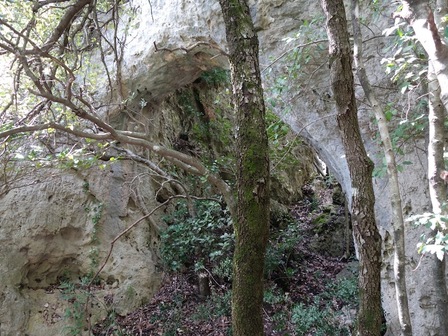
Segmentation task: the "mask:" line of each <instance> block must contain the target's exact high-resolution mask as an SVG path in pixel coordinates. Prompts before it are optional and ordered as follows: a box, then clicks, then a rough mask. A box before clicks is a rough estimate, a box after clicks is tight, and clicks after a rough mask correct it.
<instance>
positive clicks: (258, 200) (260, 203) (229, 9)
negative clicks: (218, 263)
mask: <svg viewBox="0 0 448 336" xmlns="http://www.w3.org/2000/svg"><path fill="white" fill-rule="evenodd" d="M220 4H221V8H222V13H223V16H224V22H225V26H226V36H227V44H228V49H229V61H230V68H231V75H232V86H233V99H234V107H235V111H236V115H237V118H236V119H237V125H236V128H237V141H236V142H237V144H236V145H237V148H236V150H237V153H236V154H237V155H236V156H237V193H238V195H237V211H236V218H234V226H235V254H234V262H233V286H232V328H233V330H232V331H233V335H235V336H250V335H254V336H255V335H256V336H259V335H263V334H264V332H263V315H262V304H263V268H264V255H265V250H266V244H267V240H268V234H269V156H268V140H267V134H266V125H265V105H264V100H263V90H262V86H261V76H260V66H259V59H258V51H259V46H258V37H257V34H256V33H255V29H254V25H253V22H252V18H251V16H250V12H249V7H248V5H247V2H246V1H245V0H220Z"/></svg>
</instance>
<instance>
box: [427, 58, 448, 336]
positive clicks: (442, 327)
mask: <svg viewBox="0 0 448 336" xmlns="http://www.w3.org/2000/svg"><path fill="white" fill-rule="evenodd" d="M428 91H429V115H428V120H429V143H428V181H429V195H430V197H431V204H432V211H433V212H434V213H435V214H445V215H446V214H447V211H446V208H443V207H442V204H443V203H444V202H445V199H446V185H445V183H444V181H443V180H442V178H441V176H440V174H441V173H442V171H443V170H444V168H445V162H444V159H443V152H444V120H445V108H444V106H443V104H442V102H441V100H440V86H439V82H438V80H437V78H436V76H435V74H434V69H433V68H432V67H431V64H429V68H428ZM437 231H439V230H434V232H433V235H435V234H436V233H437ZM444 233H445V234H446V232H444ZM429 258H431V260H430V261H429V263H430V270H431V273H432V278H433V283H432V286H431V287H432V288H428V289H427V290H428V291H429V292H427V293H426V294H428V296H429V297H431V298H432V299H431V301H432V302H433V303H434V304H433V305H430V306H428V307H425V308H427V309H434V312H433V315H434V320H435V321H437V322H436V323H433V324H432V326H431V329H433V332H435V333H436V334H437V335H448V318H447V317H448V292H447V286H446V278H445V277H446V275H445V273H446V271H445V269H446V257H445V258H444V259H443V260H439V259H437V258H436V256H435V255H430V256H429Z"/></svg>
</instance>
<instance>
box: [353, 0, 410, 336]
mask: <svg viewBox="0 0 448 336" xmlns="http://www.w3.org/2000/svg"><path fill="white" fill-rule="evenodd" d="M351 4H352V8H351V11H352V25H353V38H354V49H355V51H354V60H355V67H356V71H357V73H358V78H359V81H360V83H361V86H362V88H363V90H364V94H365V95H366V98H367V100H368V101H369V103H370V106H371V107H372V110H373V111H374V113H375V117H376V120H377V122H378V130H379V133H380V136H381V141H382V143H383V149H384V155H385V157H386V162H387V175H388V177H389V187H390V195H391V207H392V220H393V230H394V234H393V237H394V276H395V292H396V299H397V308H398V318H399V321H400V328H401V333H402V335H403V336H412V325H411V317H410V314H409V305H408V293H407V286H406V267H405V266H406V248H405V235H404V219H403V209H402V206H401V195H400V185H399V182H398V171H397V164H396V161H395V153H394V151H393V147H392V141H391V139H390V135H389V129H388V126H387V121H386V116H385V114H384V111H383V108H382V107H381V105H380V102H379V101H378V99H377V98H376V95H375V93H374V92H373V90H372V88H371V86H370V82H369V79H368V77H367V73H366V69H365V67H364V62H363V59H362V35H361V27H360V24H359V2H358V0H352V2H351Z"/></svg>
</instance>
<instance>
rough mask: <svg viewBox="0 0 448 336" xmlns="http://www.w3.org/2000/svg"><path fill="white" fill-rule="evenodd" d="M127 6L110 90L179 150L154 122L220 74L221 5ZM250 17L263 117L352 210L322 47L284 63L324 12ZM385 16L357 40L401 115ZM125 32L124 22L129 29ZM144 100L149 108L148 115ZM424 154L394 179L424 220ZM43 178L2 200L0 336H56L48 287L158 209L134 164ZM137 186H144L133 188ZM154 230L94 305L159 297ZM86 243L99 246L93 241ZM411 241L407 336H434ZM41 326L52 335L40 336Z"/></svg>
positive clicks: (275, 5)
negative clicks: (208, 76) (182, 93)
mask: <svg viewBox="0 0 448 336" xmlns="http://www.w3.org/2000/svg"><path fill="white" fill-rule="evenodd" d="M128 5H129V6H133V7H134V9H135V10H134V11H132V12H133V13H134V14H132V15H130V19H131V20H130V21H129V22H130V25H129V27H128V29H124V28H123V30H122V33H123V34H126V41H127V44H126V47H125V49H124V59H123V67H122V82H121V83H120V87H119V88H116V90H115V92H116V93H117V94H116V97H114V99H116V100H117V101H123V100H125V99H129V101H131V104H130V107H132V106H131V105H132V102H133V105H134V107H135V111H138V113H137V114H139V116H137V119H138V118H140V117H141V118H144V119H145V120H150V123H149V124H150V125H151V127H152V128H151V129H150V134H152V136H154V139H155V140H157V141H160V142H161V143H164V142H165V141H174V140H175V138H176V137H178V136H179V132H182V128H183V127H184V126H185V124H183V123H182V121H181V119H180V118H179V116H177V117H175V116H173V114H171V116H168V115H167V114H165V113H161V112H160V111H161V109H162V108H163V106H164V104H167V103H166V101H169V100H170V96H171V95H172V94H173V93H174V91H175V90H176V89H179V88H181V87H184V86H185V85H187V84H189V83H192V82H193V81H195V80H196V79H197V78H198V77H199V76H200V74H201V73H202V72H203V71H206V70H210V69H212V68H215V67H217V66H218V67H224V68H225V67H227V61H226V58H225V51H226V43H225V31H224V25H223V22H222V17H221V13H220V6H219V3H218V1H214V0H213V1H210V0H195V1H193V0H172V1H165V0H151V1H147V0H132V1H130V2H128ZM250 6H251V11H252V14H253V17H254V20H255V25H256V27H257V30H258V31H259V37H260V41H261V55H260V61H261V66H262V69H264V71H263V76H264V80H265V92H266V96H267V97H268V98H270V99H274V100H275V102H276V104H275V106H274V105H272V106H270V108H272V109H273V110H274V111H275V112H276V113H277V114H278V115H279V116H280V117H281V118H283V120H285V121H286V122H287V123H288V124H289V125H290V126H291V128H292V129H293V130H294V131H295V132H296V133H297V134H300V135H301V136H302V137H303V138H304V139H305V140H306V141H307V142H308V143H309V144H310V145H311V146H312V147H313V148H314V150H315V151H316V152H317V153H318V154H319V156H320V157H321V159H322V160H324V161H325V163H326V164H327V165H328V166H329V168H330V170H331V172H332V173H333V174H334V175H335V176H336V178H337V179H338V181H339V182H340V184H341V185H342V188H343V189H344V192H345V193H346V194H347V197H348V199H349V200H350V198H351V194H352V190H351V186H350V179H349V173H348V170H347V166H346V162H345V159H344V153H343V146H342V143H341V139H340V136H339V133H338V130H337V127H336V120H335V117H334V116H335V115H334V114H335V110H334V106H333V103H332V100H331V92H330V90H329V85H330V83H329V80H328V76H329V72H328V65H327V60H326V55H327V51H326V49H327V46H326V44H325V42H319V43H316V44H312V45H311V47H309V48H308V49H306V50H305V51H304V52H305V53H306V56H307V60H306V62H305V61H304V63H303V66H302V67H301V69H300V70H299V71H298V73H299V76H298V78H293V79H291V77H288V70H287V68H288V66H289V64H290V63H291V58H288V56H286V55H287V54H285V52H286V51H288V50H291V49H292V47H295V46H297V45H304V46H306V45H307V43H308V42H309V41H308V40H307V37H309V36H310V35H309V33H310V31H312V32H313V39H318V40H320V39H325V38H326V37H325V29H324V22H323V20H322V17H323V15H322V14H321V9H320V7H319V2H316V1H306V0H302V1H286V0H257V1H250ZM387 14H388V13H387V10H386V12H385V14H384V13H380V14H378V13H377V14H376V15H367V14H366V17H369V19H372V18H373V19H372V20H374V24H372V25H370V29H371V30H369V31H368V30H366V31H365V32H364V34H365V36H364V38H365V40H367V41H368V42H366V45H365V51H364V53H365V57H366V58H368V59H369V61H368V62H367V66H368V74H369V76H370V80H371V81H372V83H373V84H375V85H377V86H378V87H379V88H380V89H379V92H378V94H379V95H380V97H381V99H382V100H383V101H384V102H393V103H396V104H397V107H399V106H398V104H399V103H398V99H397V96H396V91H394V90H393V88H392V87H391V85H390V82H389V80H388V79H387V78H386V76H385V75H384V70H383V69H382V67H381V65H380V64H379V61H380V59H379V56H378V54H381V53H382V45H383V44H384V43H385V42H387V41H386V40H385V38H384V37H376V38H372V37H373V35H377V36H381V31H382V29H383V28H384V27H386V26H388V25H389V22H388V17H389V16H388V15H387ZM124 22H128V21H127V18H125V19H124ZM303 26H306V27H308V28H307V29H308V31H304V30H303V28H301V27H303ZM123 27H124V26H123ZM301 29H302V30H301ZM299 32H300V36H299V37H298V39H297V40H296V41H295V42H294V43H289V44H288V43H287V40H286V39H287V38H294V37H296V35H297V33H299ZM303 48H305V47H303ZM111 64H112V62H111ZM86 73H88V71H86ZM280 79H281V80H283V81H284V83H286V84H285V85H286V86H285V87H286V89H284V90H282V91H278V90H277V91H276V90H274V89H272V88H273V87H275V85H276V83H278V81H279V80H280ZM104 87H105V86H101V87H99V88H98V97H99V99H101V97H108V92H103V91H102V90H103V88H104ZM118 92H119V94H118ZM131 98H132V99H133V100H132V99H131ZM358 98H359V102H360V105H359V117H360V124H361V128H362V132H363V135H364V140H365V142H366V146H367V148H368V152H369V154H370V156H371V157H372V159H374V160H375V161H376V163H377V165H378V166H380V165H381V157H382V155H381V149H380V148H379V147H378V144H377V142H376V141H375V139H374V135H375V132H376V131H375V127H374V124H373V122H372V118H371V115H370V112H369V109H368V106H366V105H365V104H363V94H362V92H361V91H359V92H358ZM104 99H105V100H106V98H104ZM107 99H108V98H107ZM142 101H145V102H151V104H148V106H147V107H145V108H144V109H143V108H141V102H142ZM164 101H165V102H164ZM153 102H154V104H153ZM168 105H169V104H168ZM170 106H171V107H170V110H171V111H173V109H174V110H175V108H174V107H173V104H171V105H170ZM210 108H213V102H211V104H210ZM157 111H159V113H156V112H157ZM107 112H108V113H110V118H111V120H112V121H113V124H114V125H118V126H120V127H122V128H123V129H128V130H135V128H138V127H140V124H139V123H138V122H135V120H134V119H135V115H134V116H132V118H131V116H129V115H126V114H119V113H118V112H114V111H112V112H111V111H107ZM167 126H168V127H167ZM162 129H163V131H161V130H162ZM424 147H425V144H424V139H416V140H415V147H408V148H407V149H406V151H405V152H406V154H405V155H404V157H403V158H402V159H403V161H404V160H407V161H411V162H413V165H411V166H407V167H408V168H406V169H405V170H404V171H403V173H402V174H401V185H402V190H403V195H402V196H403V204H404V205H406V211H407V214H414V213H419V212H422V211H423V210H427V209H429V198H428V195H427V181H426V177H425V176H426V174H425V166H426V163H425V162H426V158H425V156H424V152H423V151H421V150H419V149H416V148H424ZM39 174H42V176H37V175H36V176H33V177H32V178H31V179H30V181H29V183H24V184H29V185H28V186H22V187H20V188H16V189H11V191H9V192H8V193H7V194H5V195H2V196H0V267H1V269H2V272H0V293H1V294H0V334H1V335H24V334H26V333H27V334H29V335H33V336H36V335H60V334H61V331H60V328H61V326H62V324H61V323H60V322H61V319H62V315H63V310H64V307H63V304H62V301H61V299H60V298H58V297H56V296H55V297H54V298H53V299H51V297H49V293H45V290H46V289H47V290H48V288H49V287H48V286H49V285H51V284H55V283H60V281H59V280H58V278H59V279H62V278H64V277H68V278H70V277H78V276H80V275H83V274H86V273H88V272H89V271H90V270H91V268H92V266H91V262H92V258H93V256H94V255H95V254H97V255H98V257H97V261H98V262H99V263H101V261H102V260H103V258H104V257H105V255H106V254H107V251H108V248H109V242H110V241H111V240H112V239H113V238H114V237H115V236H116V235H117V234H118V233H119V232H121V231H122V230H123V229H124V228H126V227H127V226H129V225H131V224H132V223H133V222H134V221H135V220H137V219H138V218H140V217H141V216H142V215H144V214H146V213H147V210H148V209H149V208H151V207H153V206H155V204H156V203H154V202H155V201H154V197H153V195H154V193H155V190H157V188H158V187H157V186H154V184H153V182H152V181H151V179H150V178H149V177H148V176H145V175H144V174H142V171H141V170H140V168H138V167H137V165H136V164H134V163H131V162H127V163H116V164H114V165H112V166H108V167H107V169H105V170H95V169H91V170H89V171H83V172H79V171H78V172H76V171H69V172H67V171H65V172H58V171H50V172H46V171H40V172H39ZM136 176H140V177H139V178H138V179H137V180H136V179H135V177H136ZM375 187H376V194H377V198H376V216H377V220H378V223H379V225H380V226H381V232H382V235H383V238H384V267H383V270H384V272H383V283H382V290H383V298H384V308H385V311H386V318H387V323H388V326H389V332H390V335H399V333H398V330H399V328H398V326H399V324H398V316H397V312H396V308H395V294H394V284H393V275H392V264H391V257H392V242H391V236H390V234H389V232H390V230H391V225H390V221H391V219H390V218H391V215H390V203H389V198H388V186H387V180H386V179H384V178H375ZM145 207H146V208H145ZM156 231H157V221H155V222H149V221H148V222H144V223H142V224H140V225H139V226H138V227H137V229H136V231H133V232H132V233H131V234H130V235H129V236H127V237H125V238H124V239H123V240H120V241H118V242H117V243H116V246H115V249H114V251H113V254H112V257H111V260H110V261H109V263H108V265H107V266H106V268H105V269H104V271H103V272H102V274H101V277H102V279H103V280H104V282H105V283H106V284H107V286H105V287H104V288H102V289H98V292H97V293H96V294H95V295H97V297H99V298H103V299H104V297H108V298H111V297H112V298H113V300H114V301H113V304H114V306H115V307H116V308H117V309H122V311H121V312H126V311H127V310H130V309H132V308H134V307H136V306H137V305H138V304H140V303H142V302H144V301H145V300H146V299H147V298H148V297H150V296H151V295H152V293H154V291H155V289H156V287H157V285H158V283H159V280H160V273H159V272H158V271H157V269H156V267H155V264H154V260H155V259H156V256H155V251H154V249H153V248H152V243H151V242H156ZM92 232H95V235H96V236H97V239H94V240H93V239H92ZM406 234H407V258H408V260H409V269H408V277H409V278H408V286H409V287H408V289H409V293H410V300H411V302H410V308H411V316H412V318H413V327H414V333H415V334H416V335H429V334H431V321H432V318H429V316H430V315H431V308H430V307H431V302H430V301H431V295H433V293H431V292H430V291H431V289H430V288H427V286H425V279H427V277H428V276H430V274H429V272H428V268H427V265H426V264H425V262H423V263H422V264H420V266H419V267H418V268H417V270H416V271H412V269H413V268H414V266H415V264H414V260H418V259H419V256H418V255H417V254H416V248H415V246H416V243H417V240H418V237H419V235H420V233H419V232H417V231H416V230H415V229H413V228H411V227H409V228H408V231H407V233H406ZM148 245H149V246H148ZM92 251H93V252H92ZM95 259H96V257H95ZM130 260H131V261H130ZM67 270H70V272H68V271H67ZM50 294H51V293H50ZM30 309H31V311H30ZM42 325H45V326H46V327H47V329H45V330H42Z"/></svg>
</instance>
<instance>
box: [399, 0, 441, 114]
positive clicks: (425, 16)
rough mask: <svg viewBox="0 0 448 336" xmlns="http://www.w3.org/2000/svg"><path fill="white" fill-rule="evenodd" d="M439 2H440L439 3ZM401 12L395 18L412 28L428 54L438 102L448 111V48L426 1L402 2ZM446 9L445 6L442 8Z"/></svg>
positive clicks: (412, 0) (410, 0)
mask: <svg viewBox="0 0 448 336" xmlns="http://www.w3.org/2000/svg"><path fill="white" fill-rule="evenodd" d="M439 2H440V1H439ZM401 3H402V4H403V10H402V11H401V12H397V13H395V16H397V17H401V18H403V19H405V20H406V21H407V22H409V24H410V25H411V26H412V28H413V29H414V32H415V36H416V37H417V39H418V41H419V42H420V43H421V45H422V46H423V48H424V49H425V51H426V53H427V54H428V58H429V63H431V65H432V66H433V69H434V74H435V75H436V77H437V80H438V81H439V84H440V88H441V90H440V100H441V101H442V104H443V105H444V106H445V109H447V110H448V67H447V64H448V46H447V45H446V44H445V43H444V42H443V37H441V36H440V34H439V32H438V28H437V24H436V21H435V19H434V12H433V11H432V9H431V7H430V6H429V1H428V0H409V1H404V0H402V1H401ZM443 8H445V9H446V6H443Z"/></svg>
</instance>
